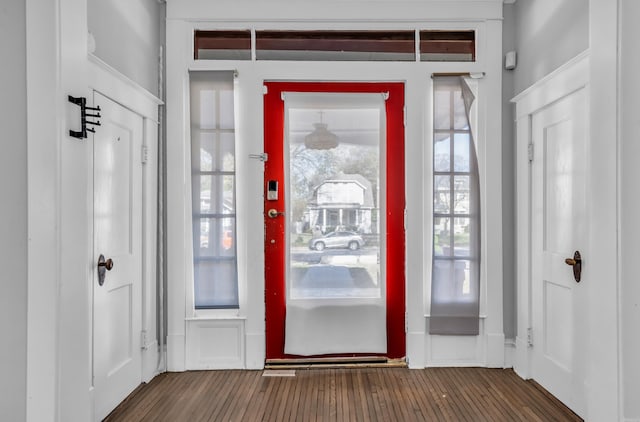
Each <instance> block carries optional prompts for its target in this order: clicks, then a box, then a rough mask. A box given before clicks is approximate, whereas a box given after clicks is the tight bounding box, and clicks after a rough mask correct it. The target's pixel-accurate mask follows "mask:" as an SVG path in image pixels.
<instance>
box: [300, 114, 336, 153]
mask: <svg viewBox="0 0 640 422" xmlns="http://www.w3.org/2000/svg"><path fill="white" fill-rule="evenodd" d="M313 127H314V130H313V132H311V133H310V134H308V135H307V136H305V137H304V145H305V146H306V147H307V148H308V149H331V148H335V147H337V146H338V136H336V135H335V134H334V133H332V132H330V131H329V129H327V127H328V125H327V124H326V123H323V122H322V112H320V122H319V123H314V124H313Z"/></svg>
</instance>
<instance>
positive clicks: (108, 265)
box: [98, 258, 113, 271]
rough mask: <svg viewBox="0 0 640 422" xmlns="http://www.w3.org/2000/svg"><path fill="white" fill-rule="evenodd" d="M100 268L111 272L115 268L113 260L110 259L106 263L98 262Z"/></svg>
mask: <svg viewBox="0 0 640 422" xmlns="http://www.w3.org/2000/svg"><path fill="white" fill-rule="evenodd" d="M98 267H105V268H106V269H107V271H111V269H112V268H113V259H111V258H109V259H107V260H106V261H104V262H98Z"/></svg>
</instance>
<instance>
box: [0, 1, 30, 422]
mask: <svg viewBox="0 0 640 422" xmlns="http://www.w3.org/2000/svg"><path fill="white" fill-rule="evenodd" d="M0 52H1V53H2V57H3V60H2V65H0V93H1V95H0V128H1V129H2V132H1V133H0V333H2V340H1V341H0V420H3V421H21V420H25V418H26V390H27V388H26V375H27V103H26V94H27V81H26V68H27V66H26V16H25V2H24V0H2V2H0Z"/></svg>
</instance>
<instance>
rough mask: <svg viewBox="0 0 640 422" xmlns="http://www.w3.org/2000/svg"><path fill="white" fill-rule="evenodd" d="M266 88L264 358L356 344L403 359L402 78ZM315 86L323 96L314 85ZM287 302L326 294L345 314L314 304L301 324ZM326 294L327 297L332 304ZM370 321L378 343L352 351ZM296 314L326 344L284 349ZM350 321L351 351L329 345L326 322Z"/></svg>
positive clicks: (327, 353)
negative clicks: (371, 101)
mask: <svg viewBox="0 0 640 422" xmlns="http://www.w3.org/2000/svg"><path fill="white" fill-rule="evenodd" d="M265 86H266V90H267V93H266V94H265V97H264V135H265V141H264V142H265V146H264V150H265V152H266V153H267V154H268V160H267V161H266V163H265V173H264V179H265V180H264V182H265V183H264V188H265V193H264V197H265V203H264V215H265V273H266V274H265V279H266V280H265V283H266V285H265V303H266V358H267V360H272V359H283V358H296V357H300V356H305V357H308V356H357V355H363V354H364V355H380V356H385V357H388V358H403V357H404V356H405V320H404V318H405V270H404V263H405V236H404V209H405V187H404V174H405V172H404V116H403V113H404V111H403V110H404V84H403V83H398V82H382V83H367V82H358V83H353V82H349V83H341V82H266V83H265ZM305 93H306V94H308V96H307V97H305ZM324 93H330V94H329V95H328V96H322V95H318V94H324ZM345 94H347V95H345ZM352 94H367V95H368V97H372V96H373V95H372V94H380V96H381V97H383V98H384V100H383V101H381V102H380V104H381V105H380V111H379V113H378V114H379V116H378V115H376V110H375V106H369V105H362V104H363V101H361V99H360V97H365V96H366V95H352ZM287 95H289V97H293V100H291V102H290V103H287V104H293V103H295V104H297V105H295V106H289V105H287V106H285V102H286V98H289V97H287ZM301 98H302V99H301ZM300 104H302V105H300ZM327 132H329V134H328V135H327ZM354 298H355V299H354ZM298 300H299V301H301V302H302V303H305V302H304V301H305V300H307V301H311V302H313V303H314V304H318V303H320V304H321V307H322V306H324V303H325V302H326V303H327V307H326V308H327V309H337V310H338V312H344V315H345V317H344V318H343V319H342V320H339V321H338V322H336V321H335V319H336V318H334V317H336V315H337V314H336V313H335V312H333V311H330V313H328V314H325V315H326V325H323V324H324V322H323V318H324V317H323V316H322V315H323V314H322V313H316V314H313V315H311V316H309V317H308V321H309V322H306V321H307V315H306V314H305V315H304V316H303V317H302V318H300V316H299V314H298V312H300V311H299V309H300V307H295V304H296V303H298V302H296V301H298ZM350 300H353V301H354V302H353V303H360V302H362V303H368V302H367V301H370V302H371V303H378V302H379V303H380V304H381V306H382V308H380V307H379V306H378V307H376V309H378V311H376V312H379V310H380V309H382V312H383V314H382V320H380V319H376V318H377V317H376V316H375V315H372V316H371V318H370V317H368V316H365V314H366V312H364V311H363V312H360V311H358V310H350V309H348V308H349V305H347V306H346V307H345V306H344V305H345V304H349V303H351V302H349V301H350ZM332 301H333V302H332ZM376 301H378V302H376ZM334 303H338V305H337V306H335V307H334V308H331V306H333V305H332V304H334ZM292 304H293V305H292ZM288 306H289V308H288ZM292 306H293V307H292ZM354 306H355V305H354ZM370 308H371V307H369V308H366V309H370ZM287 309H289V311H287ZM362 309H363V310H364V309H365V308H362ZM294 310H295V312H296V313H295V318H296V321H292V320H291V319H290V320H289V321H287V320H286V317H287V312H289V317H290V318H294V317H293V316H292V315H294ZM349 312H351V313H349ZM367 312H368V311H367ZM366 315H368V314H366ZM359 318H360V320H359ZM374 321H380V323H378V324H377V325H379V328H380V329H382V330H383V332H382V335H383V337H385V338H383V340H386V341H383V342H382V343H386V344H385V345H384V346H383V349H380V348H379V346H377V345H376V346H371V350H370V351H369V349H367V347H368V346H366V345H365V346H363V347H364V349H359V346H360V344H361V343H364V344H367V341H368V338H366V336H367V334H366V333H368V332H369V331H368V330H371V332H372V333H373V331H375V327H371V326H370V325H371V324H373V323H374ZM296 324H297V328H298V331H296V330H295V328H296ZM301 324H302V328H305V327H306V326H305V325H304V324H308V329H309V330H312V329H313V330H315V332H314V333H313V334H310V335H311V336H312V337H309V339H310V343H313V340H316V339H317V338H318V337H319V336H323V335H324V334H326V335H327V337H326V339H327V340H326V341H325V342H324V343H325V344H320V347H319V348H317V349H313V348H312V347H311V348H310V349H309V350H310V351H309V352H305V353H302V352H295V353H287V352H285V342H286V343H287V344H288V346H287V347H288V349H287V350H289V351H290V350H300V349H299V347H300V344H299V343H301V341H298V342H297V343H298V345H297V346H296V345H295V343H296V341H295V340H300V339H296V338H293V337H295V336H299V335H300V334H299V333H300V331H299V328H300V325H301ZM331 324H334V325H333V326H332V325H331ZM335 324H338V325H335ZM349 324H352V325H353V329H354V330H355V331H354V334H355V335H356V336H359V335H364V336H365V337H363V340H364V341H362V342H358V343H357V344H356V345H354V346H353V350H352V349H349V347H350V346H349V345H348V344H349V341H345V346H344V347H345V348H344V349H340V348H338V349H339V351H337V352H336V351H333V348H332V346H334V345H332V344H326V343H327V342H329V343H330V342H339V340H334V337H331V335H332V332H333V331H339V330H342V329H343V328H345V327H344V326H346V325H349ZM358 324H360V325H362V326H363V328H362V330H360V329H359V328H358V327H359V325H358ZM336 329H338V330H336ZM296 333H298V334H296ZM303 335H304V334H303ZM375 335H376V334H372V336H373V337H375ZM287 336H289V338H287ZM302 343H303V344H302V346H303V347H304V346H305V344H304V343H305V341H302ZM321 343H322V342H321ZM372 344H373V343H372ZM289 345H292V346H289ZM325 346H327V349H325V348H324V347H325ZM336 346H337V345H336ZM296 347H298V348H296ZM305 350H306V349H305ZM314 350H318V351H319V352H314ZM327 350H328V351H327Z"/></svg>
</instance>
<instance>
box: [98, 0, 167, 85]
mask: <svg viewBox="0 0 640 422" xmlns="http://www.w3.org/2000/svg"><path fill="white" fill-rule="evenodd" d="M162 9H163V6H162V5H161V4H160V2H159V1H158V0H109V1H105V0H87V17H88V26H89V32H91V33H92V34H93V36H94V38H95V41H96V50H95V53H94V54H95V55H96V56H97V57H99V58H100V59H102V60H103V61H104V62H106V63H108V64H109V65H111V66H112V67H114V68H115V69H117V70H118V71H119V72H121V73H123V74H124V75H126V76H127V77H129V78H130V79H132V80H133V81H135V82H136V83H138V84H139V85H141V86H142V87H143V88H145V89H146V90H147V91H149V92H151V93H152V94H154V95H156V96H157V95H158V55H159V51H160V50H159V49H160V45H161V41H162V37H161V35H162V33H163V31H164V30H163V29H162V27H163V26H164V22H162V21H161V15H162Z"/></svg>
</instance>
